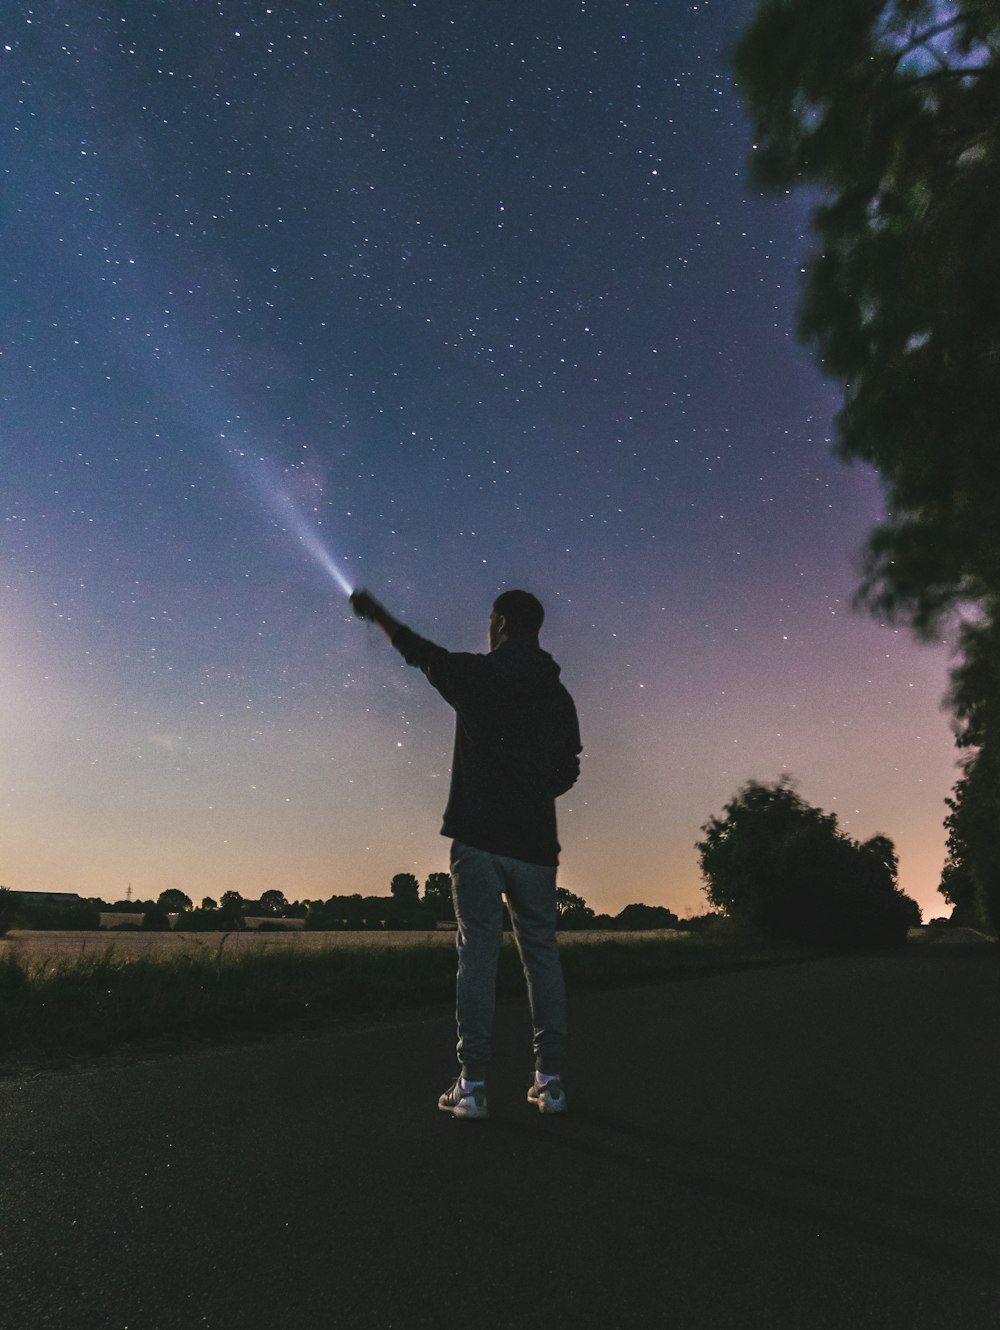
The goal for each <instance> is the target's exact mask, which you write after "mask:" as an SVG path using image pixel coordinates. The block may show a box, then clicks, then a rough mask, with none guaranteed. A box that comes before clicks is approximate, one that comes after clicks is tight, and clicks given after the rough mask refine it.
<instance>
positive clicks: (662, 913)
mask: <svg viewBox="0 0 1000 1330" xmlns="http://www.w3.org/2000/svg"><path fill="white" fill-rule="evenodd" d="M556 913H557V921H558V922H557V927H558V928H559V929H560V930H561V931H566V930H574V929H577V930H578V929H607V930H611V931H615V930H617V931H623V930H624V931H630V932H641V931H648V930H652V929H666V928H670V929H682V930H683V929H699V928H703V927H706V926H709V925H711V923H712V922H713V921H717V920H718V919H719V916H718V915H717V914H709V915H706V916H699V917H697V918H694V919H679V918H678V916H677V915H676V914H674V912H673V911H672V910H668V909H667V908H666V907H665V906H663V905H644V904H641V903H635V904H631V905H626V906H625V908H624V909H623V910H620V911H619V912H618V914H616V915H609V914H598V913H596V912H595V911H594V910H593V909H592V908H591V907H590V906H589V905H588V904H587V902H586V901H585V900H584V899H583V897H582V896H578V895H576V894H574V893H573V892H571V891H568V890H567V889H566V888H565V887H559V888H557V890H556ZM102 914H104V915H108V914H120V915H123V916H129V918H128V919H127V920H123V922H122V923H120V924H112V925H110V929H111V931H133V930H136V929H141V930H143V931H147V932H165V931H167V930H169V929H171V928H172V929H174V931H178V932H186V933H202V932H233V931H236V930H240V929H243V928H246V926H247V919H252V920H255V921H259V920H261V919H263V920H264V922H263V923H259V922H258V923H256V927H257V929H258V931H259V930H262V929H263V930H268V929H274V930H277V929H281V928H285V927H288V926H289V924H290V922H291V921H292V920H301V921H302V924H301V926H302V927H304V928H306V929H309V930H311V931H321V932H338V931H344V932H348V931H349V932H356V931H365V930H376V929H381V930H385V929H393V930H396V929H416V930H421V929H422V930H430V929H435V928H437V927H438V926H439V925H443V926H447V925H448V924H454V922H455V911H454V907H453V905H452V898H451V876H450V874H448V873H443V872H437V873H431V874H430V875H429V876H428V878H427V879H426V881H425V882H424V886H423V890H422V891H421V887H420V882H419V880H418V879H417V877H416V876H415V875H414V874H412V873H397V874H396V875H395V877H393V879H392V881H391V882H390V884H389V894H388V896H369V895H363V894H361V893H360V892H356V893H354V894H352V895H347V896H329V897H327V899H326V900H302V901H289V900H288V899H287V898H286V896H285V893H284V892H283V891H279V890H271V891H265V892H264V893H263V895H262V896H260V898H259V899H248V898H245V897H243V896H242V895H241V894H240V893H239V892H237V891H226V892H224V893H223V894H222V896H221V897H220V898H219V899H218V900H215V899H214V898H212V897H210V896H206V897H204V898H203V899H202V901H201V904H200V905H197V906H196V905H195V904H194V902H193V900H192V899H191V897H190V896H189V895H187V893H186V892H183V891H180V890H178V889H176V888H169V889H168V890H166V891H163V892H161V893H160V895H159V896H158V897H157V898H156V900H134V901H112V902H107V901H103V900H101V899H100V898H98V897H92V898H90V899H88V900H85V901H81V902H79V903H75V902H74V903H71V904H66V903H62V902H60V901H58V900H56V899H54V900H38V901H30V902H29V901H22V900H21V898H20V897H19V896H18V894H17V893H16V892H12V891H8V890H7V889H6V888H5V887H0V935H2V934H3V933H4V932H6V931H7V930H8V929H10V928H12V927H17V928H31V929H98V928H100V926H101V915H102ZM136 915H141V916H142V922H141V924H138V923H135V922H133V920H134V917H135V916H136ZM505 916H506V917H505V927H507V928H508V929H509V928H510V918H509V915H506V907H505Z"/></svg>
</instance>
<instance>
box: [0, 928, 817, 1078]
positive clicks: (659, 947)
mask: <svg viewBox="0 0 1000 1330" xmlns="http://www.w3.org/2000/svg"><path fill="white" fill-rule="evenodd" d="M561 940H562V942H563V944H564V945H563V947H562V958H563V969H564V971H565V974H566V982H567V986H568V987H569V988H570V989H571V990H572V989H573V988H583V987H593V986H595V985H609V984H615V985H618V984H634V983H642V982H649V981H662V980H664V979H685V978H693V977H697V976H703V975H708V974H716V973H719V972H721V971H723V970H731V969H733V968H744V967H746V966H759V965H774V964H787V963H788V962H789V961H792V960H798V959H801V958H802V957H803V956H804V955H805V954H807V953H804V952H803V950H802V949H801V948H799V949H795V948H782V947H773V946H761V945H760V944H757V943H753V942H751V941H749V940H747V939H742V940H741V939H739V938H726V937H720V938H706V937H704V936H698V935H689V934H677V933H672V932H670V931H667V930H664V931H663V932H660V933H631V934H629V933H605V932H594V933H564V934H562V935H561ZM454 946H455V935H454V933H453V932H451V931H439V932H433V933H426V932H420V933H417V932H392V933H390V932H378V931H376V932H365V933H302V932H288V933H261V934H258V933H250V932H247V933H230V934H225V933H214V934H213V933H208V934H205V933H202V934H192V933H147V934H143V933H106V932H105V933H102V932H95V933H82V932H64V933H59V932H55V931H53V932H28V931H12V932H11V933H10V934H9V935H8V937H7V938H6V939H4V940H2V941H0V1071H2V1072H7V1073H8V1074H9V1073H12V1072H13V1073H15V1074H16V1073H18V1072H20V1071H24V1070H25V1069H27V1068H30V1067H32V1066H36V1065H43V1066H44V1065H48V1064H50V1063H51V1062H52V1060H53V1059H56V1060H59V1061H61V1062H62V1063H65V1062H66V1060H67V1059H76V1058H78V1057H89V1056H92V1055H94V1054H107V1053H112V1052H122V1051H128V1052H153V1051H171V1050H173V1049H178V1048H184V1047H190V1046H192V1045H203V1044H206V1043H216V1042H223V1041H226V1040H230V1039H239V1038H245V1037H259V1036H261V1035H265V1034H268V1033H271V1032H277V1031H280V1030H289V1029H304V1028H309V1027H313V1028H314V1027H316V1026H317V1025H322V1024H324V1023H328V1022H330V1021H339V1020H344V1019H351V1018H357V1017H372V1016H383V1015H386V1014H388V1013H392V1012H396V1011H399V1010H401V1009H404V1008H407V1007H413V1006H415V1005H422V1004H427V1003H434V1004H438V1003H440V1004H442V1005H450V1004H451V1003H452V1002H453V1000H454V992H455V952H454ZM498 990H499V992H500V993H501V994H503V993H507V994H515V993H516V994H518V995H520V996H521V997H522V998H523V994H524V978H523V975H522V973H521V966H520V960H519V957H518V954H517V950H516V948H515V946H514V944H513V941H512V940H510V939H508V940H507V941H506V942H505V944H504V947H503V949H502V952H501V955H500V966H499V973H498Z"/></svg>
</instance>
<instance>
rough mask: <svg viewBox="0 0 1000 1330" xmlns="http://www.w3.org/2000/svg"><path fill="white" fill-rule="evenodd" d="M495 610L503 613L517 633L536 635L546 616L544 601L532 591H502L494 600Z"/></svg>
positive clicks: (495, 612) (496, 612)
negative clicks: (543, 606) (543, 607)
mask: <svg viewBox="0 0 1000 1330" xmlns="http://www.w3.org/2000/svg"><path fill="white" fill-rule="evenodd" d="M493 612H494V614H502V615H503V617H504V618H505V619H506V620H507V622H508V623H509V624H510V626H511V628H512V629H513V630H514V632H515V633H532V634H534V635H535V636H537V634H538V630H539V629H540V628H541V626H542V621H543V619H544V618H545V611H544V610H543V609H542V602H541V601H540V600H539V599H538V597H537V596H533V595H532V594H531V592H530V591H502V592H501V593H500V595H499V596H497V598H496V600H495V601H494V602H493Z"/></svg>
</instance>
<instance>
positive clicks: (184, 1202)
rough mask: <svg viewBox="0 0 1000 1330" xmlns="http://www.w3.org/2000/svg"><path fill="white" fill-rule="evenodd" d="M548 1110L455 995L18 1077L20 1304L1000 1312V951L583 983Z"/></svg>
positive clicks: (192, 1321) (1, 1122)
mask: <svg viewBox="0 0 1000 1330" xmlns="http://www.w3.org/2000/svg"><path fill="white" fill-rule="evenodd" d="M571 1017H572V1020H573V1041H574V1053H573V1063H572V1072H571V1075H570V1074H568V1075H567V1081H566V1083H567V1089H568V1091H569V1094H570V1096H571V1104H572V1107H573V1112H572V1114H571V1115H570V1116H567V1117H566V1118H543V1117H541V1116H540V1115H538V1114H537V1113H536V1112H535V1111H534V1110H533V1109H531V1108H529V1106H528V1105H527V1104H526V1103H525V1100H524V1096H525V1091H526V1089H527V1085H528V1081H529V1077H530V1056H529V1054H528V1050H527V1042H528V1041H527V1018H526V1014H525V1009H524V1007H523V1005H522V1004H520V1003H509V1004H506V1005H504V1006H503V1007H502V1008H501V1010H500V1012H499V1016H498V1052H497V1060H496V1064H495V1069H494V1077H493V1081H492V1085H491V1090H492V1094H491V1100H492V1105H491V1106H492V1109H493V1117H492V1119H491V1120H490V1121H489V1122H486V1123H476V1122H471V1123H470V1122H459V1121H456V1120H454V1119H453V1118H451V1117H450V1116H446V1115H445V1114H443V1113H440V1112H439V1111H438V1110H437V1107H436V1102H437V1096H438V1094H439V1093H440V1092H441V1090H443V1089H444V1088H445V1087H446V1084H447V1082H448V1080H449V1077H450V1074H451V1049H452V1044H453V1031H452V1022H451V1019H450V1015H449V1014H448V1013H441V1012H423V1013H420V1014H418V1015H416V1016H413V1017H411V1018H407V1019H404V1020H400V1021H399V1022H398V1023H394V1024H384V1025H379V1026H371V1027H353V1028H342V1029H338V1030H333V1031H330V1032H327V1033H324V1034H319V1035H310V1036H300V1037H294V1038H286V1039H281V1040H278V1041H275V1042H271V1043H268V1044H261V1045H255V1046H244V1047H240V1048H231V1049H226V1050H221V1051H213V1052H210V1053H205V1052H203V1053H198V1054H192V1055H182V1056H174V1057H169V1058H162V1059H159V1060H155V1061H149V1062H132V1063H120V1064H117V1065H115V1064H108V1065H103V1066H95V1067H91V1068H89V1069H87V1070H84V1071H75V1072H71V1073H57V1074H45V1075H41V1076H36V1077H34V1078H31V1079H20V1080H6V1081H0V1326H2V1328H3V1330H41V1328H42V1327H53V1328H54V1330H105V1328H107V1330H123V1328H124V1327H128V1330H172V1328H173V1327H178V1328H179V1330H196V1328H197V1327H209V1328H210V1330H231V1328H232V1330H236V1328H237V1327H238V1328H239V1330H256V1328H257V1327H267V1328H268V1330H312V1328H313V1327H316V1328H317V1330H319V1328H320V1327H323V1328H325V1327H375V1326H377V1327H401V1328H402V1330H410V1327H414V1328H420V1327H425V1326H426V1327H430V1326H434V1327H445V1326H448V1325H455V1326H466V1325H467V1326H469V1327H473V1328H482V1330H492V1327H507V1326H511V1327H514V1326H516V1327H519V1328H520V1327H523V1326H525V1325H542V1326H545V1327H546V1328H547V1330H561V1328H562V1327H593V1328H594V1330H614V1328H615V1327H647V1326H649V1327H683V1328H684V1330H689V1328H690V1330H714V1328H715V1327H735V1328H737V1330H746V1328H748V1327H758V1326H760V1327H765V1326H766V1327H768V1328H769V1330H775V1328H778V1330H781V1328H784V1327H788V1330H822V1328H823V1327H852V1328H853V1327H859V1326H872V1327H879V1328H880V1330H897V1327H898V1328H899V1330H902V1328H903V1327H906V1328H907V1330H923V1328H924V1327H927V1328H930V1327H934V1328H935V1330H937V1328H938V1327H941V1328H944V1327H948V1330H966V1328H969V1330H976V1328H978V1327H989V1328H990V1330H996V1328H997V1326H998V1325H1000V1153H998V1150H997V1140H998V1120H1000V1119H998V1110H1000V952H998V949H997V948H995V947H981V948H968V949H966V948H961V949H950V948H933V949H931V948H924V949H916V948H913V949H910V950H909V951H907V952H906V953H905V954H900V955H899V956H894V957H889V958H885V957H880V958H875V957H872V958H854V959H839V960H827V961H819V962H812V963H808V964H801V965H795V966H789V967H784V968H780V969H771V970H763V971H744V972H739V973H732V974H728V975H720V976H718V977H716V978H712V979H701V980H691V981H687V982H679V983H671V984H662V985H655V986H648V987H641V988H633V989H630V990H629V989H617V990H614V991H607V992H590V993H586V994H577V995H575V996H574V997H573V998H572V1001H571Z"/></svg>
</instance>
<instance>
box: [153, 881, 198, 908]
mask: <svg viewBox="0 0 1000 1330" xmlns="http://www.w3.org/2000/svg"><path fill="white" fill-rule="evenodd" d="M156 905H157V908H158V909H160V910H164V911H165V912H166V913H167V914H182V913H183V912H184V911H185V910H190V909H191V897H190V896H186V895H185V894H184V892H183V891H178V890H177V888H176V887H168V888H167V890H166V891H161V892H160V894H159V896H157V898H156Z"/></svg>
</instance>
